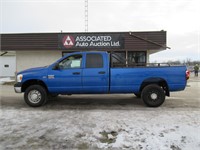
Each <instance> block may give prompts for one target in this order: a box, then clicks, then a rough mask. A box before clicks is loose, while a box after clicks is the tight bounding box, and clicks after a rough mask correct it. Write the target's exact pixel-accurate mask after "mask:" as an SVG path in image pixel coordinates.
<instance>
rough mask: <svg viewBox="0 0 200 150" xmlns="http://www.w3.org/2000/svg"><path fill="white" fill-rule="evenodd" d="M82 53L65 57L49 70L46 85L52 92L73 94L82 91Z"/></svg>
mask: <svg viewBox="0 0 200 150" xmlns="http://www.w3.org/2000/svg"><path fill="white" fill-rule="evenodd" d="M81 76H82V55H81V54H75V55H70V56H68V57H66V58H65V59H63V60H61V61H60V62H59V63H58V66H57V68H52V69H51V70H49V72H48V75H47V78H48V87H49V90H50V92H52V93H60V94H62V93H63V94H73V93H81V92H82V77H81Z"/></svg>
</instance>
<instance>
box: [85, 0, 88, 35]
mask: <svg viewBox="0 0 200 150" xmlns="http://www.w3.org/2000/svg"><path fill="white" fill-rule="evenodd" d="M85 32H88V0H85Z"/></svg>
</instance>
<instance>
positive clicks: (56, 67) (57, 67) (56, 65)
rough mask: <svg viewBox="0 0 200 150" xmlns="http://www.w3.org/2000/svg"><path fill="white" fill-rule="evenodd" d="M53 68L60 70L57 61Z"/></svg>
mask: <svg viewBox="0 0 200 150" xmlns="http://www.w3.org/2000/svg"><path fill="white" fill-rule="evenodd" d="M52 69H53V70H60V67H59V63H56V64H55V66H53V68H52Z"/></svg>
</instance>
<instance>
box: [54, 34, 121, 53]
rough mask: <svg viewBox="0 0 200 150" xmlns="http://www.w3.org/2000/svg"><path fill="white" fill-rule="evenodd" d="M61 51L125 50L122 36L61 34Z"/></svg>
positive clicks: (59, 40) (59, 46)
mask: <svg viewBox="0 0 200 150" xmlns="http://www.w3.org/2000/svg"><path fill="white" fill-rule="evenodd" d="M58 48H59V49H63V50H64V49H70V50H76V49H123V48H124V37H123V36H122V34H95V33H94V34H92V33H90V34H59V35H58Z"/></svg>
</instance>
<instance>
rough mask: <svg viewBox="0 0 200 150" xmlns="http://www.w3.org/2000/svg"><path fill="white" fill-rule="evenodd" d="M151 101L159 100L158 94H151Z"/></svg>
mask: <svg viewBox="0 0 200 150" xmlns="http://www.w3.org/2000/svg"><path fill="white" fill-rule="evenodd" d="M150 96H151V99H152V100H156V99H157V98H158V95H157V94H156V93H151V95H150Z"/></svg>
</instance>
